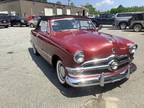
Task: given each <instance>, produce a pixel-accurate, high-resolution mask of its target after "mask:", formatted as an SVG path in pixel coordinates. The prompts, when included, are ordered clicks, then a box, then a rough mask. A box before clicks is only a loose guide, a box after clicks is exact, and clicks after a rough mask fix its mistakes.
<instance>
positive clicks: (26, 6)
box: [0, 0, 88, 16]
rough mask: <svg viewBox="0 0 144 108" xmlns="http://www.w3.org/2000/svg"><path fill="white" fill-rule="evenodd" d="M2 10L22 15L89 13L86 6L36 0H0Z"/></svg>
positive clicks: (0, 9)
mask: <svg viewBox="0 0 144 108" xmlns="http://www.w3.org/2000/svg"><path fill="white" fill-rule="evenodd" d="M0 12H2V13H9V14H13V15H20V16H31V15H46V16H51V15H62V14H64V15H84V16H85V15H88V10H87V9H86V8H84V7H76V6H68V5H61V4H56V3H49V2H39V1H36V0H0Z"/></svg>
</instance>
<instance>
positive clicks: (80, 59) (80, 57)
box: [74, 51, 84, 63]
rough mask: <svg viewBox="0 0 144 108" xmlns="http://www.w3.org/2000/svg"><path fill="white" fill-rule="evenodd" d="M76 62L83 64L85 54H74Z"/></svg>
mask: <svg viewBox="0 0 144 108" xmlns="http://www.w3.org/2000/svg"><path fill="white" fill-rule="evenodd" d="M74 61H75V62H76V63H82V62H83V61H84V53H83V51H77V52H76V53H75V54H74Z"/></svg>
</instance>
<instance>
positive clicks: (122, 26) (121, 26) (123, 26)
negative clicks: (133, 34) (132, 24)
mask: <svg viewBox="0 0 144 108" xmlns="http://www.w3.org/2000/svg"><path fill="white" fill-rule="evenodd" d="M119 27H120V29H121V30H125V29H126V27H127V24H126V23H120V25H119Z"/></svg>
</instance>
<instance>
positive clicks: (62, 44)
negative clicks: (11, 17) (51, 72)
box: [31, 15, 137, 87]
mask: <svg viewBox="0 0 144 108" xmlns="http://www.w3.org/2000/svg"><path fill="white" fill-rule="evenodd" d="M31 35H32V36H31V42H32V46H33V52H34V54H36V55H37V54H40V55H41V56H42V57H44V58H45V59H46V60H47V61H48V62H49V63H50V64H52V65H53V66H54V67H55V68H56V72H57V77H58V80H59V82H60V83H61V84H62V85H70V86H72V87H84V86H92V85H100V86H104V85H105V84H107V83H113V82H116V81H120V80H122V79H125V78H129V76H130V69H131V67H132V64H131V63H132V60H133V56H134V53H135V51H136V49H137V45H136V44H135V43H134V42H132V41H130V40H127V39H124V38H121V37H117V36H112V35H109V34H105V33H100V32H98V31H97V29H96V28H95V26H94V24H93V23H92V22H91V20H90V19H89V18H87V17H82V16H66V15H63V16H43V17H41V19H40V20H39V22H38V25H37V27H36V28H35V30H32V31H31Z"/></svg>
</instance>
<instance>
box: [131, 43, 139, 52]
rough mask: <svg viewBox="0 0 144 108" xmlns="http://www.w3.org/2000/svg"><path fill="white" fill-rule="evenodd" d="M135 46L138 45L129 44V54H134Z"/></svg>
mask: <svg viewBox="0 0 144 108" xmlns="http://www.w3.org/2000/svg"><path fill="white" fill-rule="evenodd" d="M137 48H138V45H137V44H132V45H130V46H129V53H130V54H134V53H135V52H136V50H137Z"/></svg>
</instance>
